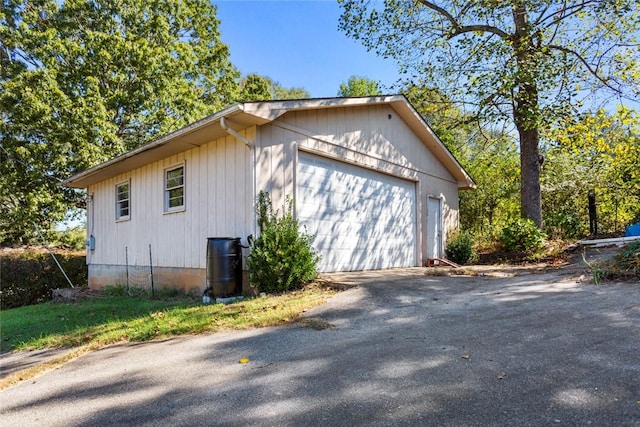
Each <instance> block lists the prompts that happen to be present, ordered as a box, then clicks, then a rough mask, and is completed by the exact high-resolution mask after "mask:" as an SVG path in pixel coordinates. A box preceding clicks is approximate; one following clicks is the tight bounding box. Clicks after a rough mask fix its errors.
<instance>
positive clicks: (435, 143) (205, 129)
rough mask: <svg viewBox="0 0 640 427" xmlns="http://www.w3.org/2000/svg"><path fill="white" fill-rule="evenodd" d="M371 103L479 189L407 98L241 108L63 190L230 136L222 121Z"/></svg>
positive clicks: (255, 122)
mask: <svg viewBox="0 0 640 427" xmlns="http://www.w3.org/2000/svg"><path fill="white" fill-rule="evenodd" d="M371 104H376V105H383V104H386V105H389V106H390V107H391V108H393V109H394V110H395V111H396V113H397V114H398V115H399V116H400V117H401V118H402V119H403V120H404V121H405V123H406V124H407V125H408V126H409V127H410V128H411V130H412V131H413V132H414V133H415V134H416V135H417V136H418V138H419V139H420V140H421V141H422V142H423V143H424V144H425V145H426V146H427V147H428V148H429V149H430V150H431V152H432V153H433V154H434V155H435V157H436V158H437V159H438V160H439V161H440V162H441V163H442V164H443V165H444V167H445V168H446V169H447V171H449V173H450V174H451V175H453V177H454V178H455V179H456V181H457V182H458V188H461V189H466V188H475V183H474V181H473V179H472V178H471V177H470V176H469V175H468V174H467V172H466V171H465V170H464V169H463V168H462V166H461V165H460V163H458V161H457V160H456V158H455V157H454V156H453V154H451V152H450V151H449V150H448V149H447V148H446V147H445V145H444V144H443V143H442V141H440V139H439V138H438V137H437V135H436V134H435V133H434V132H433V130H432V129H431V128H430V127H429V125H428V124H427V123H426V122H425V121H424V119H423V118H422V117H421V116H420V114H418V112H417V111H416V110H415V108H413V106H412V105H411V104H410V103H409V101H408V100H407V98H405V96H404V95H386V96H371V97H357V98H312V99H297V100H281V101H259V102H244V103H237V104H234V105H232V106H230V107H228V108H225V109H224V110H221V111H219V112H217V113H215V114H212V115H211V116H208V117H205V118H203V119H201V120H198V121H197V122H195V123H192V124H190V125H187V126H185V127H183V128H181V129H178V130H176V131H174V132H171V133H169V134H167V135H164V136H161V137H160V138H157V139H154V140H152V141H150V142H148V143H147V144H144V145H142V146H140V147H138V148H136V149H134V150H131V151H129V152H127V153H124V154H122V155H121V156H118V157H116V158H114V159H111V160H109V161H106V162H104V163H101V164H99V165H96V166H94V167H92V168H89V169H87V170H85V171H83V172H79V173H77V174H75V175H73V176H71V177H69V178H68V179H66V180H65V181H63V185H65V186H67V187H73V188H87V187H88V186H89V185H92V184H96V183H98V182H101V181H104V180H106V179H109V178H112V177H114V176H117V175H119V174H122V173H125V172H128V171H130V170H133V169H135V168H138V167H141V166H144V165H146V164H149V163H152V162H154V161H157V160H161V159H163V158H166V157H169V156H172V155H174V154H178V153H181V152H183V151H187V150H189V149H191V148H193V147H199V146H201V145H204V144H206V143H208V142H210V141H213V140H215V139H217V138H220V137H223V136H226V135H227V134H228V133H227V131H226V130H225V129H224V127H223V124H221V123H220V122H221V120H222V119H224V120H226V121H228V122H230V123H233V127H234V128H235V129H236V130H240V129H244V128H247V127H251V126H261V125H264V124H267V123H270V122H272V121H274V120H276V119H277V118H278V117H280V116H282V115H283V114H285V113H287V112H289V111H302V110H314V109H328V108H341V107H356V106H364V105H371Z"/></svg>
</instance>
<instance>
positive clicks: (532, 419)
mask: <svg viewBox="0 0 640 427" xmlns="http://www.w3.org/2000/svg"><path fill="white" fill-rule="evenodd" d="M341 280H350V281H352V282H354V283H359V286H357V287H355V288H352V289H350V290H348V291H345V292H343V293H341V294H340V295H338V296H337V297H335V298H333V299H332V300H331V301H330V302H329V303H328V304H326V305H324V306H322V307H318V308H316V309H314V310H312V311H310V312H308V313H307V315H308V317H310V318H313V319H315V320H317V322H311V321H310V322H303V323H301V324H295V325H290V326H286V327H282V328H266V329H257V330H249V331H243V332H233V333H223V334H214V335H207V336H197V337H183V338H177V339H170V340H166V341H161V342H152V343H145V344H138V345H118V346H112V347H109V348H105V349H103V350H100V351H96V352H94V353H90V354H87V355H85V356H83V357H81V358H79V359H77V360H75V361H73V362H71V363H69V364H67V365H65V366H63V367H61V368H59V369H56V370H54V371H51V372H48V373H46V374H45V375H43V376H40V377H37V378H34V379H31V380H29V381H26V382H23V383H21V384H19V385H17V386H15V387H12V388H9V389H7V390H4V391H2V392H0V425H2V426H12V427H17V426H31V425H40V426H107V425H108V426H124V425H143V426H158V425H166V426H197V425H202V426H210V425H232V426H233V425H237V426H245V425H264V426H276V425H287V426H305V425H327V426H336V425H367V426H369V425H439V426H447V425H450V426H464V425H483V426H484V425H500V426H503V425H514V426H525V425H534V426H538V425H594V426H596V425H599V426H602V425H607V426H610V425H627V426H633V425H640V284H629V283H627V284H613V285H600V286H597V285H593V284H586V283H577V282H576V280H575V279H574V278H573V276H563V275H561V274H558V273H557V272H551V273H540V274H523V275H516V276H513V277H488V276H485V277H482V276H481V277H446V276H425V275H424V269H411V270H404V271H395V272H388V273H386V274H381V275H378V276H375V275H373V276H367V275H366V274H361V275H360V276H358V275H351V276H348V275H346V276H343V277H341ZM309 325H311V326H313V325H320V326H322V325H324V326H325V327H326V328H325V329H320V330H316V329H313V328H311V327H305V326H309ZM241 358H248V359H249V362H248V363H246V364H241V363H238V362H239V360H240V359H241Z"/></svg>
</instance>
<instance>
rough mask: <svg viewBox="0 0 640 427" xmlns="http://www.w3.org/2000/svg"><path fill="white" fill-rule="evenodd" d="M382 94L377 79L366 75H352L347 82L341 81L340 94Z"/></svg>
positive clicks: (347, 95) (346, 95)
mask: <svg viewBox="0 0 640 427" xmlns="http://www.w3.org/2000/svg"><path fill="white" fill-rule="evenodd" d="M377 95H382V91H381V90H380V85H379V84H378V82H377V81H375V80H371V79H368V78H366V77H360V76H351V77H349V80H347V82H346V83H345V82H342V83H340V90H339V91H338V96H344V97H349V96H377Z"/></svg>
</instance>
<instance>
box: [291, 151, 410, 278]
mask: <svg viewBox="0 0 640 427" xmlns="http://www.w3.org/2000/svg"><path fill="white" fill-rule="evenodd" d="M297 181H298V193H297V199H296V207H297V215H298V221H299V222H300V225H301V226H305V227H306V231H307V233H310V234H314V235H315V239H314V243H313V246H314V247H315V248H316V250H317V251H318V253H319V254H320V255H321V256H322V259H321V261H320V265H319V269H320V271H355V270H375V269H382V268H391V267H412V266H414V265H416V264H415V259H416V242H417V239H416V197H415V191H416V190H415V183H413V182H411V181H406V180H403V179H400V178H395V177H392V176H389V175H386V174H382V173H379V172H375V171H372V170H369V169H365V168H360V167H357V166H353V165H350V164H347V163H342V162H338V161H335V160H330V159H327V158H324V157H320V156H315V155H312V154H308V153H304V152H299V158H298V176H297Z"/></svg>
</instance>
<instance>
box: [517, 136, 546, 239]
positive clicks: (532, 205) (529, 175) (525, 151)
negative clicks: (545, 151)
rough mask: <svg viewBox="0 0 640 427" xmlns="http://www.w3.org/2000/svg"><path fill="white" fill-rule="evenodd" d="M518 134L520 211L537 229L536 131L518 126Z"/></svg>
mask: <svg viewBox="0 0 640 427" xmlns="http://www.w3.org/2000/svg"><path fill="white" fill-rule="evenodd" d="M518 133H519V134H520V209H521V213H522V216H523V217H525V218H529V219H531V220H533V222H535V223H536V225H537V226H538V227H541V226H542V207H541V201H540V151H539V148H538V147H539V141H540V137H539V135H538V129H536V128H534V129H526V128H522V127H521V126H519V125H518Z"/></svg>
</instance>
